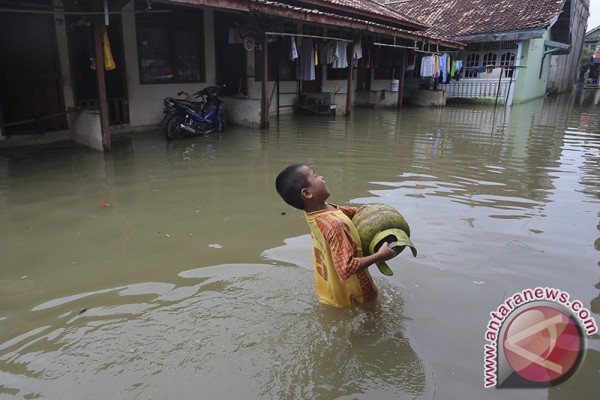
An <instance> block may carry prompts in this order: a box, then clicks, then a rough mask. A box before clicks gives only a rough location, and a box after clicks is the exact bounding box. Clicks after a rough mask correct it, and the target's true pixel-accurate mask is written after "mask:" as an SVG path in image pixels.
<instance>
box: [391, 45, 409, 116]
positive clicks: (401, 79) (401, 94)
mask: <svg viewBox="0 0 600 400" xmlns="http://www.w3.org/2000/svg"><path fill="white" fill-rule="evenodd" d="M405 72H406V50H402V64H401V65H400V76H399V77H398V78H399V79H398V80H399V82H398V108H402V99H403V98H404V73H405ZM392 79H394V77H393V76H392Z"/></svg>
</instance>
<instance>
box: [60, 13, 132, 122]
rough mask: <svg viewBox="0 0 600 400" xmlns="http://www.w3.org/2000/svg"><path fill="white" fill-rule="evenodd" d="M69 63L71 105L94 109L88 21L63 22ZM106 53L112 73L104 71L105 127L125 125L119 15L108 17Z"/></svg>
mask: <svg viewBox="0 0 600 400" xmlns="http://www.w3.org/2000/svg"><path fill="white" fill-rule="evenodd" d="M65 23H66V28H67V39H68V42H69V60H70V62H71V76H72V80H73V95H74V98H75V105H76V106H77V107H82V108H94V107H96V108H97V107H98V84H97V76H96V70H95V69H94V68H95V67H96V65H95V62H94V63H92V59H94V58H95V47H94V33H93V25H92V22H91V21H90V18H89V17H68V18H67V19H66V22H65ZM106 33H107V35H108V42H109V43H110V51H111V54H112V56H113V59H114V62H115V66H116V68H115V69H112V70H110V71H107V70H105V71H104V80H105V86H106V98H107V102H108V123H109V125H118V124H127V123H129V107H128V101H127V85H126V84H125V82H126V80H125V61H124V60H125V58H124V51H123V30H122V25H121V16H120V15H111V16H110V25H108V26H107V27H106Z"/></svg>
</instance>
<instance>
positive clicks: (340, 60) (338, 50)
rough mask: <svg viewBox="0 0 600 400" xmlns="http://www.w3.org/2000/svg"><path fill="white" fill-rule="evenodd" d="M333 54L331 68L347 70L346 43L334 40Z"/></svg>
mask: <svg viewBox="0 0 600 400" xmlns="http://www.w3.org/2000/svg"><path fill="white" fill-rule="evenodd" d="M334 43H335V52H334V56H333V65H332V66H331V67H332V68H347V67H348V55H347V53H346V42H342V41H339V40H336V41H335V42H334Z"/></svg>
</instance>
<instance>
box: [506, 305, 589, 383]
mask: <svg viewBox="0 0 600 400" xmlns="http://www.w3.org/2000/svg"><path fill="white" fill-rule="evenodd" d="M502 346H503V348H504V353H505V357H506V361H507V362H508V364H509V366H510V368H511V369H512V370H513V371H514V372H516V373H517V374H518V375H520V376H521V377H522V378H524V379H526V380H528V381H530V382H539V383H549V384H553V383H557V381H562V380H563V379H566V378H568V377H569V376H570V375H571V374H572V373H573V372H574V371H575V368H576V367H577V366H578V364H579V361H580V360H581V355H582V352H583V339H582V333H581V330H580V328H579V325H578V324H577V323H576V322H575V321H573V320H572V319H571V317H569V316H568V315H566V314H565V313H563V312H562V311H560V310H558V309H556V308H554V307H549V306H534V307H530V308H528V309H526V310H524V311H522V312H521V313H519V314H518V315H517V316H516V317H515V318H514V319H513V320H512V321H510V324H509V325H508V327H507V328H506V330H505V332H504V337H503V340H502Z"/></svg>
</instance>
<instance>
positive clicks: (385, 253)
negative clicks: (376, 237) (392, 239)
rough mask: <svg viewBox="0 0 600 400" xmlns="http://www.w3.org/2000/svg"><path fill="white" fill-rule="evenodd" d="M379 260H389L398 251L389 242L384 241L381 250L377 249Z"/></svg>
mask: <svg viewBox="0 0 600 400" xmlns="http://www.w3.org/2000/svg"><path fill="white" fill-rule="evenodd" d="M376 254H377V259H378V260H377V261H387V260H391V259H392V258H394V257H395V256H396V252H395V251H394V249H392V248H391V247H390V246H388V243H387V242H383V244H382V245H381V247H380V248H379V250H377V253H376Z"/></svg>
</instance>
